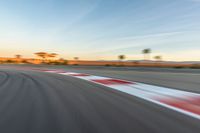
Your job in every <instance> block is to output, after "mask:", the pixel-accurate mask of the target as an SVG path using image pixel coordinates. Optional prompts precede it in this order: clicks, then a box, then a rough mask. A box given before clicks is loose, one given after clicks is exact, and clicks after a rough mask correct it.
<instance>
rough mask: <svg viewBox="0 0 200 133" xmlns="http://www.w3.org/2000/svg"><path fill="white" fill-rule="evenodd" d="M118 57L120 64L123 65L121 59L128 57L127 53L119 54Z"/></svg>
mask: <svg viewBox="0 0 200 133" xmlns="http://www.w3.org/2000/svg"><path fill="white" fill-rule="evenodd" d="M118 59H119V64H120V65H123V63H122V62H121V61H123V60H125V59H126V56H125V55H119V56H118Z"/></svg>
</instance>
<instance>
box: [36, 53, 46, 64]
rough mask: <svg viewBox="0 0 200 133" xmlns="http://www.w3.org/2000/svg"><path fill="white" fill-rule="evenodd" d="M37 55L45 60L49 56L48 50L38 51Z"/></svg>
mask: <svg viewBox="0 0 200 133" xmlns="http://www.w3.org/2000/svg"><path fill="white" fill-rule="evenodd" d="M35 55H36V56H38V57H40V58H42V60H43V62H44V60H45V59H46V58H47V57H48V53H46V52H38V53H35Z"/></svg>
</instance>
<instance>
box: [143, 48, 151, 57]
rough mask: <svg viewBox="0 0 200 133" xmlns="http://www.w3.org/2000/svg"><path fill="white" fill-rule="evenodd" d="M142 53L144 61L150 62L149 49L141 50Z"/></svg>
mask: <svg viewBox="0 0 200 133" xmlns="http://www.w3.org/2000/svg"><path fill="white" fill-rule="evenodd" d="M142 53H143V54H144V60H145V59H146V60H150V59H151V56H150V54H151V49H150V48H147V49H143V50H142Z"/></svg>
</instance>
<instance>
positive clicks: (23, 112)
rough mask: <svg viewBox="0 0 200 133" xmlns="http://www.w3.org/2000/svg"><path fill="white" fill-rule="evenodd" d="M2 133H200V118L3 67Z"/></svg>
mask: <svg viewBox="0 0 200 133" xmlns="http://www.w3.org/2000/svg"><path fill="white" fill-rule="evenodd" d="M0 132H1V133H199V132H200V120H198V119H195V118H192V117H190V116H186V115H184V114H181V113H179V112H176V111H173V110H170V109H167V108H164V107H161V106H159V105H156V104H153V103H151V102H148V101H144V100H142V99H140V98H136V97H134V96H131V95H128V94H125V93H123V92H119V91H116V90H113V89H111V88H107V87H104V86H101V85H97V84H94V83H90V82H87V81H84V80H81V79H76V78H73V77H69V76H63V75H58V74H51V73H45V72H36V71H23V70H15V69H0Z"/></svg>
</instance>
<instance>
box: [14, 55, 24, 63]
mask: <svg viewBox="0 0 200 133" xmlns="http://www.w3.org/2000/svg"><path fill="white" fill-rule="evenodd" d="M21 57H22V56H21V55H20V54H17V55H15V58H16V60H15V61H16V63H20V62H21V61H22V60H21Z"/></svg>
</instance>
